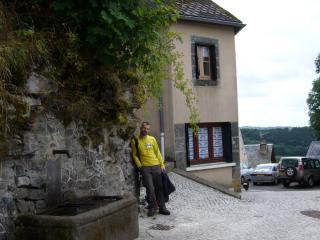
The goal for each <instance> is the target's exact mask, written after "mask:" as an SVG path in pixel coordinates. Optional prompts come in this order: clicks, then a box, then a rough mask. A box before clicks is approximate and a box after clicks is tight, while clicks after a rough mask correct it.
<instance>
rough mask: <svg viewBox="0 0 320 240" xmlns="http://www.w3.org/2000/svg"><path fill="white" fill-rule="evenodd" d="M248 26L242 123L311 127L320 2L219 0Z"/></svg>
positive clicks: (240, 60)
mask: <svg viewBox="0 0 320 240" xmlns="http://www.w3.org/2000/svg"><path fill="white" fill-rule="evenodd" d="M214 2H216V3H217V4H219V5H220V6H221V7H223V8H224V9H226V10H228V11H229V12H231V13H232V14H233V15H235V16H236V17H237V18H239V19H240V20H241V21H242V22H243V23H245V24H247V26H246V27H245V28H243V29H242V30H241V31H240V32H239V33H238V34H237V35H236V54H237V75H238V95H239V122H240V126H261V127H266V126H294V127H296V126H309V117H308V106H307V103H306V99H307V97H308V93H309V91H310V90H311V88H312V81H313V80H314V79H316V78H317V74H316V73H315V65H314V60H315V59H316V57H317V55H318V54H319V53H320V0H303V1H302V0H214Z"/></svg>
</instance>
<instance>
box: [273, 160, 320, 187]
mask: <svg viewBox="0 0 320 240" xmlns="http://www.w3.org/2000/svg"><path fill="white" fill-rule="evenodd" d="M279 178H280V179H281V180H282V182H283V186H284V187H289V186H290V183H292V182H297V183H299V184H303V185H306V186H309V187H313V186H314V185H315V184H316V183H319V182H320V161H319V160H318V159H314V158H307V157H282V158H281V159H280V161H279Z"/></svg>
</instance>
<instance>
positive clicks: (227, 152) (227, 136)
mask: <svg viewBox="0 0 320 240" xmlns="http://www.w3.org/2000/svg"><path fill="white" fill-rule="evenodd" d="M224 130H225V131H224V138H223V140H224V141H223V146H224V157H225V161H226V162H232V161H233V158H232V134H231V123H226V124H225V127H224Z"/></svg>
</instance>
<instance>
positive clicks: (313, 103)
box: [307, 54, 320, 139]
mask: <svg viewBox="0 0 320 240" xmlns="http://www.w3.org/2000/svg"><path fill="white" fill-rule="evenodd" d="M315 65H316V73H318V74H319V73H320V54H319V55H318V57H317V59H316V60H315ZM307 103H308V106H309V117H310V124H311V126H312V127H313V129H314V130H315V133H316V136H317V138H318V139H320V77H318V79H316V80H314V81H313V87H312V90H311V91H310V93H309V97H308V99H307Z"/></svg>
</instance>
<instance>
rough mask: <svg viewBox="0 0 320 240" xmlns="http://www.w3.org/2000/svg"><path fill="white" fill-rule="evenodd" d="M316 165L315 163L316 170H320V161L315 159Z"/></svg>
mask: <svg viewBox="0 0 320 240" xmlns="http://www.w3.org/2000/svg"><path fill="white" fill-rule="evenodd" d="M314 163H315V165H316V168H320V162H319V160H318V159H315V160H314Z"/></svg>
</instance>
